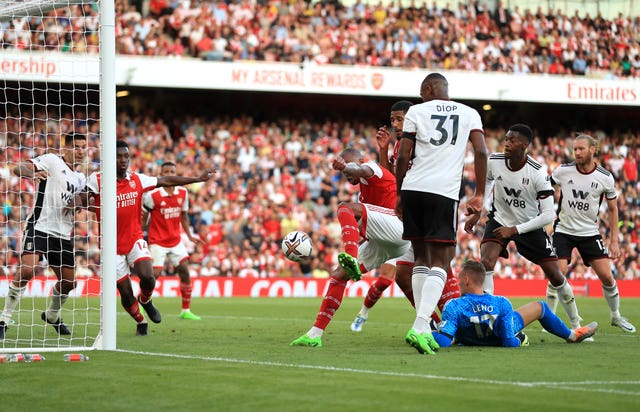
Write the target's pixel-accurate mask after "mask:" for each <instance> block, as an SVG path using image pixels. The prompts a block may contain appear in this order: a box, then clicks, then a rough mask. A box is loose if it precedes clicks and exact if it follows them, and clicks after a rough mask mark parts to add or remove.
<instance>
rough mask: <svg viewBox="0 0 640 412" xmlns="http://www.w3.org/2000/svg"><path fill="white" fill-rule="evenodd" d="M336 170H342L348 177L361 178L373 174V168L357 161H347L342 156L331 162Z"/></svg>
mask: <svg viewBox="0 0 640 412" xmlns="http://www.w3.org/2000/svg"><path fill="white" fill-rule="evenodd" d="M331 167H333V169H334V170H338V171H340V172H342V173H343V174H344V175H345V177H346V178H347V179H359V178H361V177H364V178H367V177H371V176H373V170H372V169H371V168H370V167H369V166H366V165H360V164H358V163H355V162H350V163H347V162H346V161H345V160H344V158H343V157H342V156H336V158H335V159H333V162H332V163H331Z"/></svg>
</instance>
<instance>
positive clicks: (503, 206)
mask: <svg viewBox="0 0 640 412" xmlns="http://www.w3.org/2000/svg"><path fill="white" fill-rule="evenodd" d="M487 182H488V183H489V184H493V193H492V199H491V211H490V212H489V217H492V218H493V219H495V220H496V221H497V222H498V223H500V224H501V225H502V226H517V225H519V224H522V223H525V222H528V221H530V220H532V219H534V218H535V217H536V216H538V214H539V204H538V200H539V199H543V198H546V197H548V196H553V187H552V186H551V178H550V177H549V175H548V174H547V172H546V171H545V170H543V168H542V166H541V165H540V163H538V162H536V161H535V160H533V159H532V158H531V156H529V155H527V161H526V162H525V164H524V166H522V167H521V168H520V169H519V170H512V169H510V168H509V166H507V158H506V157H505V155H504V153H493V154H491V155H490V156H489V161H488V163H487Z"/></svg>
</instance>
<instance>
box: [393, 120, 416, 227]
mask: <svg viewBox="0 0 640 412" xmlns="http://www.w3.org/2000/svg"><path fill="white" fill-rule="evenodd" d="M400 139H401V140H400V146H399V147H398V158H397V159H396V190H397V191H398V195H399V194H400V192H401V191H402V182H403V181H404V176H405V175H406V174H407V170H409V162H410V161H411V153H413V148H414V146H415V145H416V134H415V133H408V132H403V133H402V137H401V138H400ZM396 214H397V215H398V216H402V200H401V197H400V196H398V200H397V203H396Z"/></svg>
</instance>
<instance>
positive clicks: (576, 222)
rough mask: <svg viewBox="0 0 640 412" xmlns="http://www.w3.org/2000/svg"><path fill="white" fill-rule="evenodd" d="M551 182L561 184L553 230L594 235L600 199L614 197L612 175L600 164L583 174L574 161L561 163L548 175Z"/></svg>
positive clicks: (580, 234) (596, 227) (575, 234)
mask: <svg viewBox="0 0 640 412" xmlns="http://www.w3.org/2000/svg"><path fill="white" fill-rule="evenodd" d="M551 179H552V183H553V184H554V185H558V186H560V201H559V202H558V218H557V220H556V222H555V224H554V228H555V231H556V232H559V233H566V234H568V235H573V236H595V235H597V234H599V233H600V230H599V228H598V211H599V209H600V204H601V203H602V200H603V198H604V197H605V196H606V198H607V199H609V200H610V199H615V198H616V197H617V195H616V188H615V181H614V179H613V175H612V174H611V172H609V171H608V170H606V169H604V168H603V167H601V166H596V167H595V168H594V169H593V170H592V171H591V172H589V173H582V172H580V171H579V170H578V168H577V167H576V164H575V162H573V163H567V164H563V165H561V166H560V167H558V168H556V169H555V170H554V171H553V173H552V174H551Z"/></svg>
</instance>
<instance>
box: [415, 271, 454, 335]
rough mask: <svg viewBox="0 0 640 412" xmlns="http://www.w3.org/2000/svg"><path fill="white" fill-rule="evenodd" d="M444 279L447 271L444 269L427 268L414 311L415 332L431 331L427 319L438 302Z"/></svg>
mask: <svg viewBox="0 0 640 412" xmlns="http://www.w3.org/2000/svg"><path fill="white" fill-rule="evenodd" d="M414 270H415V268H414ZM446 280H447V272H445V270H444V269H442V268H439V267H434V268H431V270H429V275H428V276H427V278H426V279H425V281H424V285H423V286H422V294H421V296H420V303H419V304H418V310H417V311H416V312H417V313H416V320H415V322H414V323H413V329H415V331H416V332H418V333H425V332H430V331H431V327H430V326H429V320H431V315H432V314H433V311H434V310H435V308H436V305H437V304H438V300H439V299H440V296H441V295H442V290H443V289H444V283H445V282H446ZM414 290H415V288H414Z"/></svg>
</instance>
